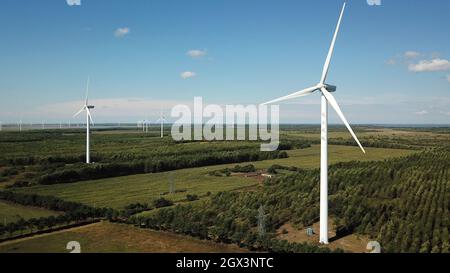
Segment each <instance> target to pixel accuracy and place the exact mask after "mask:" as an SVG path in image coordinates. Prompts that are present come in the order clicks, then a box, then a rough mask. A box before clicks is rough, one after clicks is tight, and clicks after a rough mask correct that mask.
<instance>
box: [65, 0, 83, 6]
mask: <svg viewBox="0 0 450 273" xmlns="http://www.w3.org/2000/svg"><path fill="white" fill-rule="evenodd" d="M66 3H67V5H69V6H81V0H66Z"/></svg>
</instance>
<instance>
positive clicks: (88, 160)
mask: <svg viewBox="0 0 450 273" xmlns="http://www.w3.org/2000/svg"><path fill="white" fill-rule="evenodd" d="M94 108H95V107H94V106H93V105H89V79H88V81H87V86H86V99H85V101H84V106H83V108H81V110H80V111H78V112H77V113H76V114H75V115H74V116H73V117H76V116H78V115H79V114H81V113H82V112H83V111H86V164H90V163H91V156H90V133H91V132H90V130H91V123H92V125H94V121H93V120H92V115H91V111H90V109H94Z"/></svg>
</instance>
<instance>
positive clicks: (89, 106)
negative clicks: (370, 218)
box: [85, 91, 331, 109]
mask: <svg viewBox="0 0 450 273" xmlns="http://www.w3.org/2000/svg"><path fill="white" fill-rule="evenodd" d="M330 92H331V91H330ZM85 107H86V108H87V109H94V108H95V106H93V105H88V106H85Z"/></svg>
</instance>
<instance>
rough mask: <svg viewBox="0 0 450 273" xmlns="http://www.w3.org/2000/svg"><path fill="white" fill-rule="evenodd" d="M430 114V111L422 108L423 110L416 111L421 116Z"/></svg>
mask: <svg viewBox="0 0 450 273" xmlns="http://www.w3.org/2000/svg"><path fill="white" fill-rule="evenodd" d="M428 114H429V113H428V111H427V110H422V111H419V112H416V115H419V116H425V115H428Z"/></svg>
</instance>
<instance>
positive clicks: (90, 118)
mask: <svg viewBox="0 0 450 273" xmlns="http://www.w3.org/2000/svg"><path fill="white" fill-rule="evenodd" d="M86 111H87V115H88V116H89V120H90V121H91V123H92V125H95V124H94V120H92V115H91V111H90V110H89V108H87V107H86Z"/></svg>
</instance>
